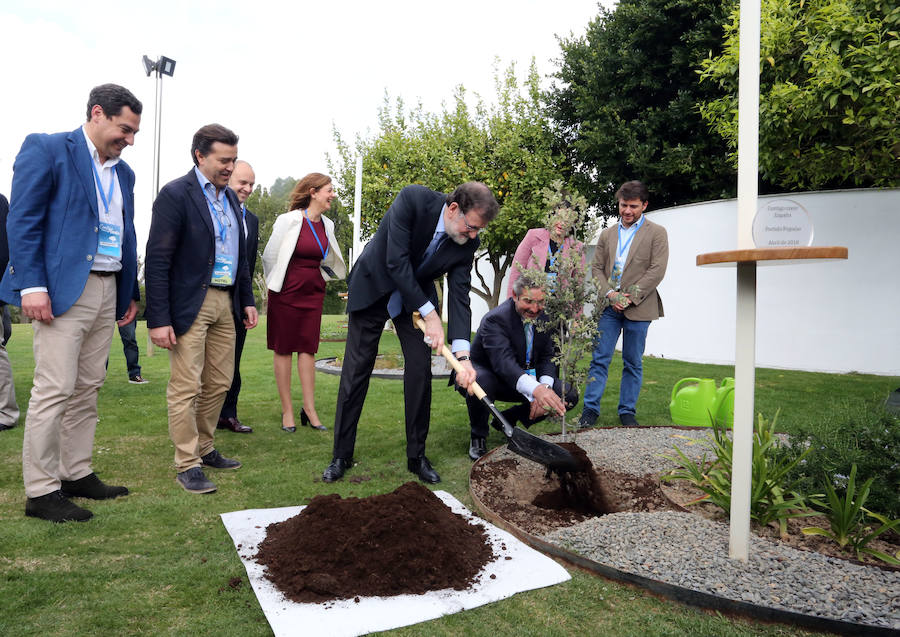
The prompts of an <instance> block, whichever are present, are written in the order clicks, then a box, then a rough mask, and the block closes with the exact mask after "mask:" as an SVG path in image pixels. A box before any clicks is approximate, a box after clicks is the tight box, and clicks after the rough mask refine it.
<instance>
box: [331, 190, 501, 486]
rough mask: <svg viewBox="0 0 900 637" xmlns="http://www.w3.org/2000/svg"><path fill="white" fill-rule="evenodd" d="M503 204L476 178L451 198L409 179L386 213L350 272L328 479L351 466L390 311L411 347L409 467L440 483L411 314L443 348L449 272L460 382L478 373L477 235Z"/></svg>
mask: <svg viewBox="0 0 900 637" xmlns="http://www.w3.org/2000/svg"><path fill="white" fill-rule="evenodd" d="M498 210H499V206H498V204H497V200H496V199H494V195H493V194H492V193H491V191H490V189H489V188H488V187H487V186H485V185H484V184H482V183H479V182H474V181H473V182H468V183H465V184H462V185H461V186H459V187H457V188H456V190H454V191H453V192H452V193H451V194H450V195H444V194H442V193H439V192H435V191H433V190H429V189H428V188H425V187H424V186H407V187H405V188H403V189H402V190H401V191H400V193H399V194H398V195H397V197H396V199H394V202H393V203H392V204H391V207H390V208H389V209H388V211H387V212H386V213H385V215H384V217H383V218H382V220H381V223H379V225H378V230H377V231H376V232H375V236H374V237H373V238H372V240H371V241H369V243H368V244H367V245H366V247H365V249H364V250H363V252H362V254H361V255H360V256H359V259H357V261H356V263H355V264H354V266H353V270H352V271H351V272H350V279H349V282H348V284H349V293H348V299H347V312H348V314H349V321H348V325H347V345H346V348H345V350H344V361H343V365H342V369H341V381H340V386H339V389H338V399H337V411H336V413H335V417H334V452H333V456H332V460H331V464H329V465H328V467H327V468H326V469H325V472H324V473H323V474H322V479H323V480H324V481H325V482H334V481H335V480H338V479H340V478H341V477H342V476H343V475H344V472H345V471H346V470H347V469H348V468H349V467H350V466H351V465H352V464H353V449H354V446H355V444H356V429H357V426H358V424H359V417H360V413H361V412H362V407H363V402H364V401H365V398H366V392H367V391H368V388H369V376H370V374H371V373H372V368H373V366H374V365H375V357H376V355H377V354H378V342H379V340H380V338H381V333H382V330H383V328H384V323H385V321H386V320H387V319H388V318H391V319H392V320H393V322H394V327H395V328H396V330H397V336H398V337H399V339H400V346H401V348H402V350H403V359H404V369H403V396H404V403H405V412H406V457H407V468H408V469H409V471H411V472H413V473H415V474H416V475H417V476H418V477H419V478H420V479H421V480H423V481H424V482H429V483H432V484H433V483H436V482H440V479H441V478H440V476H439V475H438V473H437V472H436V471H435V470H434V468H432V466H431V463H430V462H429V460H428V458H426V457H425V439H426V438H427V436H428V427H429V423H430V418H431V351H430V350H429V348H428V347H427V346H426V345H425V344H423V335H422V333H421V332H419V331H418V330H417V329H416V327H415V326H414V325H413V323H412V317H411V315H412V312H413V311H415V310H418V311H419V313H420V314H421V315H422V317H423V318H424V320H425V323H426V326H427V327H426V330H425V335H424V343H427V344H428V345H430V346H431V348H432V349H435V350H437V351H440V350H441V348H442V347H443V345H444V326H443V323H442V322H441V317H440V315H439V313H438V310H437V309H436V306H437V305H438V299H437V291H436V290H435V287H434V280H435V279H437V278H439V277H441V276H443V275H444V274H446V275H447V287H448V290H449V299H448V300H447V308H448V315H449V319H450V320H449V327H448V336H449V339H450V341H451V343H452V345H451V348H450V349H451V350H452V351H453V352H454V354H455V355H456V357H457V358H458V359H459V360H460V361H462V364H463V368H464V373H463V374H462V375H461V376H460V379H459V380H460V384H461V385H462V386H463V387H468V386H469V385H470V384H471V382H472V381H473V380H475V371H474V369H473V368H472V365H471V363H470V362H469V356H468V354H469V337H470V335H471V323H472V312H471V310H470V309H469V287H470V279H471V274H470V273H471V270H472V259H473V257H474V255H475V251H476V250H477V249H478V246H479V241H478V235H479V233H480V232H481V231H482V230H483V229H484V228H485V227H486V226H487V224H488V223H489V222H490V221H491V220H493V218H494V217H496V216H497V212H498Z"/></svg>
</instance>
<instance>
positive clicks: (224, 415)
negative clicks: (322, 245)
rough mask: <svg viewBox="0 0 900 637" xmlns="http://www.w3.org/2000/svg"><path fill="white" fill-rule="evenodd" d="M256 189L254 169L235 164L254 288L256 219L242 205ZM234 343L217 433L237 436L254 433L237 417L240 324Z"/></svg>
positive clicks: (241, 342) (244, 333) (233, 178)
mask: <svg viewBox="0 0 900 637" xmlns="http://www.w3.org/2000/svg"><path fill="white" fill-rule="evenodd" d="M254 185H256V173H254V172H253V167H252V166H250V164H248V163H247V162H245V161H242V160H240V159H239V160H237V161H236V162H234V172H233V173H231V179H230V180H229V181H228V186H229V187H230V188H231V189H232V190H233V191H234V194H236V195H237V198H238V201H239V202H240V203H241V213H242V214H241V216H242V217H243V220H242V221H243V223H242V224H241V231H242V232H243V236H244V241H246V243H247V264H248V266H247V267H248V269H249V270H250V283H251V285H252V284H253V271H254V270H256V253H257V252H258V250H259V217H257V216H256V215H255V214H253V213H252V212H250V211H249V210H247V206H245V205H244V204H245V202H246V201H247V198H248V197H249V196H250V195H252V194H253V186H254ZM234 329H235V332H236V334H235V343H234V380H232V381H231V387H230V388H229V389H228V393H227V394H225V402H224V403H223V405H222V411H221V412H219V422H218V424H217V425H216V428H217V429H228V430H229V431H233V432H234V433H236V434H252V433H253V429H252V428H251V427H249V426H247V425H245V424H243V423H242V422H241V421H240V420H238V417H237V403H238V396H239V395H240V393H241V354H243V352H244V342H245V341H246V339H247V330H246V329H244V323H243V321H235V322H234Z"/></svg>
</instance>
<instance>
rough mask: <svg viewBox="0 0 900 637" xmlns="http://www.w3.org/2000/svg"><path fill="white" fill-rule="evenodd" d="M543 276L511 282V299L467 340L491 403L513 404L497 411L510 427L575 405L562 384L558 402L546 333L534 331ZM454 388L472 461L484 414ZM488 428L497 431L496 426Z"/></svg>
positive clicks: (482, 446)
mask: <svg viewBox="0 0 900 637" xmlns="http://www.w3.org/2000/svg"><path fill="white" fill-rule="evenodd" d="M543 276H545V275H544V273H543V272H537V271H533V270H527V271H526V272H524V273H523V274H522V275H521V276H520V277H519V278H518V279H516V281H515V283H513V295H512V297H511V298H509V299H507V300H506V301H505V302H504V303H501V304H500V305H498V306H497V307H495V308H494V309H493V310H491V311H490V312H488V313H487V314H485V315H484V318H483V319H482V320H481V326H480V327H479V328H478V332H477V333H476V334H475V340H474V341H473V342H472V352H471V356H472V365H473V366H474V367H475V372H476V374H477V378H478V384H479V385H481V388H482V389H484V391H485V393H486V394H487V395H488V396H489V397H490V398H491V399H492V400H495V401H496V400H502V401H508V402H516V403H518V404H517V405H515V406H514V407H510V408H509V409H506V410H505V411H503V412H502V413H503V416H504V418H506V420H507V421H509V423H510V424H511V425H515V424H516V422H521V423H522V424H523V425H525V426H526V427H530V426H531V425H533V424H534V423H536V422H538V421H541V420H543V419H544V418H546V417H547V415H548V414H550V413H555V414H557V415H559V416H562V415H564V414H565V413H566V411H568V410H569V409H572V408H573V407H574V406H575V404H576V403H577V402H578V392H577V391H576V390H575V389H574V388H573V387H572V386H571V385H569V383H566V391H565V397H566V401H565V404H563V401H562V399H561V398H560V394H561V393H562V391H561V389H562V381H560V380H559V379H558V378H556V374H557V370H556V366H555V365H554V364H553V341H552V340H551V338H550V334H549V333H546V332H542V331H540V330H539V329H537V326H538V323H540V322H542V321H545V320H546V316H545V315H544V291H543V289H542V288H541V285H540V283H539V281H540V279H539V277H543ZM457 389H458V390H459V391H460V393H462V394H463V395H464V396H465V397H466V406H467V407H468V409H469V424H470V427H471V439H470V444H469V457H470V458H471V459H472V460H478V458H480V457H481V456H483V455H484V454H485V452H486V451H487V446H486V439H487V435H488V416H489V415H490V414H489V412H488V409H487V407H485V406H484V403H482V402H481V401H480V400H479V399H478V398H476V397H475V396H472V395H469V394H468V392H466V390H464V389H463V388H461V387H459V386H457ZM494 426H495V427H496V428H498V429H499V423H494Z"/></svg>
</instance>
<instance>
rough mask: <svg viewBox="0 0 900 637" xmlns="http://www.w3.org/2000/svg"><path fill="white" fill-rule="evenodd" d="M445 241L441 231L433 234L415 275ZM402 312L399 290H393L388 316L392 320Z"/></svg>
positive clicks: (444, 234) (389, 301)
mask: <svg viewBox="0 0 900 637" xmlns="http://www.w3.org/2000/svg"><path fill="white" fill-rule="evenodd" d="M446 239H447V233H446V232H443V231H441V230H438V231H437V232H435V233H434V236H433V237H432V238H431V243H429V244H428V247H427V248H426V249H425V255H424V257H423V258H422V263H420V264H419V267H418V268H416V274H418V273H419V272H421V271H422V268H424V267H425V264H426V263H428V261H429V259H431V257H433V256H434V255H435V254H436V253H437V251H438V249H439V248H440V247H441V245H442V244H443V243H444V241H445V240H446ZM402 311H403V299H402V298H401V297H400V290H394V291H393V293H391V298H389V299H388V314H390V315H391V318H394V317H396V316H398V315H399V314H400V312H402Z"/></svg>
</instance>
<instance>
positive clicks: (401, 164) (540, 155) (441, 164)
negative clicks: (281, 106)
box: [329, 61, 565, 308]
mask: <svg viewBox="0 0 900 637" xmlns="http://www.w3.org/2000/svg"><path fill="white" fill-rule="evenodd" d="M495 84H496V89H497V103H496V105H492V106H487V105H485V104H484V102H483V101H482V100H480V99H478V100H477V102H476V104H475V107H474V108H470V107H469V105H468V103H467V101H466V91H465V89H464V88H463V87H462V86H459V87H457V89H456V91H455V93H454V95H453V104H452V107H451V108H448V107H446V106H445V107H444V108H443V109H442V111H441V112H440V113H427V112H425V111H424V109H423V108H422V106H421V104H420V105H418V106H417V107H415V108H413V109H409V110H407V109H406V107H405V105H404V103H403V101H402V100H400V99H397V100H396V102H395V103H394V104H391V100H390V99H389V98H388V97H385V102H384V105H383V106H382V108H381V109H380V110H379V113H378V125H379V131H378V133H377V134H376V135H375V136H374V137H371V138H368V139H365V138H361V137H358V138H357V139H356V141H355V143H354V144H352V145H351V144H350V143H349V142H347V141H345V140H344V139H343V138H342V136H341V135H340V133H339V132H338V131H337V130H335V134H334V136H335V142H336V144H337V157H336V158H335V159H334V160H331V158H329V159H330V161H329V169H330V170H332V172H333V174H335V175H336V177H337V181H338V188H337V191H338V195H339V196H340V197H341V198H342V199H343V201H344V202H345V203H349V202H350V201H352V198H353V184H354V183H355V166H356V157H357V156H358V155H361V156H362V157H363V182H362V218H363V219H362V232H361V234H362V236H363V237H364V238H365V237H368V236H371V235H372V234H373V233H374V232H375V229H376V228H377V227H378V223H379V222H380V221H381V218H382V217H383V216H384V213H385V212H386V211H387V209H388V208H389V207H390V205H391V202H392V201H393V200H394V197H395V196H396V195H397V193H398V192H400V189H401V188H403V187H404V186H406V185H408V184H413V183H416V184H422V185H424V186H427V187H429V188H431V189H433V190H438V191H443V192H451V191H452V190H453V189H454V188H455V187H456V186H458V185H459V184H461V183H463V182H466V181H481V182H484V183H485V184H487V186H488V187H489V188H490V189H491V190H492V191H493V193H494V195H495V196H496V197H497V201H498V202H499V203H500V205H501V212H500V214H499V215H498V216H497V218H496V219H495V220H494V221H492V222H491V224H490V225H489V226H488V229H487V231H485V232H484V233H483V234H482V235H481V247H482V250H481V251H480V252H479V254H478V255H477V256H476V259H475V272H476V278H477V279H478V285H476V286H473V288H472V291H473V292H475V293H476V294H477V295H478V296H480V297H481V298H482V299H484V300H485V301H486V302H487V304H488V306H489V307H492V308H493V307H496V305H497V303H498V302H499V300H500V295H501V292H502V291H503V287H502V282H503V277H504V276H505V274H506V272H507V271H508V269H509V267H510V264H511V263H512V257H513V254H514V253H515V250H516V247H517V246H518V244H519V242H520V241H521V240H522V237H524V236H525V233H526V232H527V230H528V229H529V228H533V227H538V226H539V225H540V224H541V220H542V217H543V200H542V197H541V189H542V188H544V187H545V186H547V185H548V184H550V183H551V182H552V181H554V180H556V179H562V178H564V176H565V168H564V158H563V157H562V155H560V154H558V153H556V152H554V150H553V135H552V133H551V127H550V122H549V120H548V118H547V115H546V113H545V111H544V109H543V108H542V107H541V102H540V97H541V96H540V88H539V84H540V78H539V76H538V74H537V70H536V67H535V65H534V62H533V61H532V64H531V67H530V69H529V72H528V75H527V76H526V78H525V80H524V82H523V84H522V85H521V86H520V85H519V82H518V80H517V78H516V73H515V65H514V64H511V65H510V66H509V67H508V68H507V69H506V71H505V72H504V73H502V74H497V76H496V77H495ZM485 262H486V263H487V265H488V266H489V267H490V268H491V269H492V273H493V282H492V283H489V281H488V277H486V276H485V265H484V264H485Z"/></svg>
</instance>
